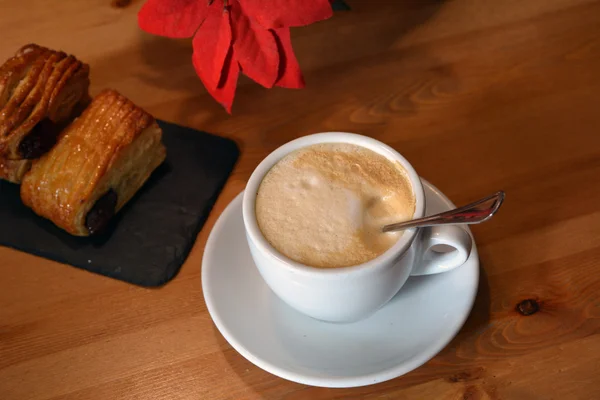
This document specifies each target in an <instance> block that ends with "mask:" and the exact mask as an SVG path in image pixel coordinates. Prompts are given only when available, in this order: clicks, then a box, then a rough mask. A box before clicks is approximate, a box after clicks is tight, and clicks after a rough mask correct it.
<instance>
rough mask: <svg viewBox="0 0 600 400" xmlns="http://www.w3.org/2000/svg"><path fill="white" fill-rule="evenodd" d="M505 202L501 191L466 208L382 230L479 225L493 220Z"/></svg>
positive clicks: (391, 225)
mask: <svg viewBox="0 0 600 400" xmlns="http://www.w3.org/2000/svg"><path fill="white" fill-rule="evenodd" d="M503 201H504V192H503V191H502V190H501V191H499V192H496V193H494V194H492V195H491V196H487V197H484V198H483V199H481V200H477V201H475V202H473V203H471V204H467V205H466V206H463V207H459V208H455V209H454V210H450V211H446V212H443V213H440V214H435V215H431V216H429V217H425V218H419V219H413V220H411V221H406V222H399V223H396V224H390V225H385V226H384V227H383V228H382V229H381V230H382V232H393V231H399V230H401V229H408V228H414V227H421V226H434V225H450V224H452V225H456V224H479V223H481V222H484V221H487V220H488V219H490V218H492V216H493V215H494V214H495V213H496V211H498V209H499V208H500V206H501V205H502V202H503Z"/></svg>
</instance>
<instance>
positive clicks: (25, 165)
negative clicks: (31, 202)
mask: <svg viewBox="0 0 600 400" xmlns="http://www.w3.org/2000/svg"><path fill="white" fill-rule="evenodd" d="M29 168H31V160H7V159H5V158H0V179H4V180H6V181H9V182H12V183H21V181H22V180H23V176H25V174H26V173H27V171H29Z"/></svg>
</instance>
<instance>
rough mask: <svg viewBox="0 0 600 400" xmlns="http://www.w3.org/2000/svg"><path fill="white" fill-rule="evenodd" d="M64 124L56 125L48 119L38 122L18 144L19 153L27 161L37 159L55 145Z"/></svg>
mask: <svg viewBox="0 0 600 400" xmlns="http://www.w3.org/2000/svg"><path fill="white" fill-rule="evenodd" d="M64 125H65V124H57V123H54V122H52V121H51V120H50V119H48V118H44V119H43V120H41V121H40V122H38V123H37V124H36V125H35V126H34V127H33V129H32V130H31V131H29V133H28V134H27V136H25V137H24V138H23V140H21V143H19V153H20V154H21V157H23V158H24V159H27V160H33V159H35V158H39V157H41V156H43V155H44V154H45V153H47V152H48V151H49V150H50V149H51V148H52V146H54V145H55V144H56V139H57V138H58V135H59V134H60V132H61V130H62V128H63V127H64Z"/></svg>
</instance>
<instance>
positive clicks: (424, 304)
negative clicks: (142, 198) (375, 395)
mask: <svg viewBox="0 0 600 400" xmlns="http://www.w3.org/2000/svg"><path fill="white" fill-rule="evenodd" d="M423 185H424V187H425V193H426V197H427V214H428V215H430V214H434V213H437V212H441V211H445V210H448V209H450V208H453V207H454V206H453V204H452V203H451V202H450V201H449V200H448V199H447V198H446V197H445V196H444V195H443V194H442V193H441V192H440V191H439V190H438V189H436V188H435V187H434V186H432V185H431V184H430V183H428V182H426V181H423ZM478 281H479V259H478V255H477V248H476V246H475V243H473V250H472V252H471V256H470V257H469V259H468V260H467V262H466V264H464V265H462V266H461V267H459V268H457V269H455V270H453V271H450V272H446V273H442V274H437V275H429V276H422V277H412V278H409V280H408V282H407V283H406V284H405V286H404V287H403V288H402V289H401V290H400V291H399V292H398V294H397V295H396V296H395V297H394V298H393V299H392V300H391V301H390V303H388V304H387V305H386V306H384V307H383V308H382V309H380V310H379V311H377V312H376V313H375V314H374V315H372V316H371V317H369V318H367V319H365V320H362V321H359V322H356V323H352V324H332V323H326V322H321V321H317V320H315V319H312V318H310V317H307V316H305V315H303V314H300V313H299V312H297V311H295V310H294V309H292V308H290V307H289V306H288V305H287V304H285V303H283V302H282V301H281V300H279V298H278V297H277V296H276V295H275V294H274V293H273V292H271V290H270V289H269V287H268V286H267V285H266V283H265V282H264V281H263V279H262V277H261V276H260V274H259V273H258V270H257V269H256V267H255V266H254V263H253V261H252V258H251V256H250V250H249V249H248V244H247V242H246V236H245V233H244V224H243V221H242V194H241V193H240V194H239V195H238V196H237V197H236V198H235V199H234V200H233V201H232V202H231V204H229V206H227V208H226V209H225V211H224V212H223V214H222V215H221V216H220V217H219V220H218V221H217V223H216V224H215V226H214V228H213V230H212V232H211V233H210V237H209V238H208V242H207V243H206V249H205V251H204V257H203V260H202V289H203V291H204V299H205V301H206V305H207V307H208V311H209V312H210V315H211V316H212V319H213V321H214V323H215V325H216V326H217V328H218V329H219V331H220V332H221V334H222V335H223V336H224V337H225V339H226V340H227V341H228V342H229V343H230V344H231V346H232V347H233V348H234V349H236V350H237V351H238V352H239V353H240V354H241V355H242V356H244V357H245V358H247V359H248V360H249V361H250V362H252V363H254V364H255V365H257V366H258V367H260V368H262V369H264V370H266V371H268V372H270V373H272V374H274V375H277V376H280V377H282V378H284V379H288V380H291V381H295V382H299V383H303V384H307V385H313V386H324V387H352V386H364V385H370V384H374V383H377V382H383V381H386V380H389V379H392V378H395V377H397V376H400V375H403V374H405V373H407V372H409V371H411V370H413V369H415V368H417V367H419V366H420V365H422V364H424V363H425V362H427V361H428V360H429V359H431V358H432V357H433V356H435V355H436V354H437V353H438V352H439V351H441V350H442V349H443V348H444V347H445V346H446V345H447V344H448V343H449V342H450V340H452V338H453V337H454V336H455V335H456V334H457V333H458V331H459V329H460V328H461V327H462V325H463V323H464V322H465V320H466V319H467V316H468V315H469V312H470V310H471V307H472V305H473V302H474V300H475V294H476V293H477V284H478Z"/></svg>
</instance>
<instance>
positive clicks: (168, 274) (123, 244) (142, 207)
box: [0, 121, 239, 286]
mask: <svg viewBox="0 0 600 400" xmlns="http://www.w3.org/2000/svg"><path fill="white" fill-rule="evenodd" d="M158 122H159V124H160V125H161V127H162V128H163V133H164V135H163V141H164V144H165V146H166V147H167V160H166V161H165V163H164V164H163V165H162V166H160V167H159V168H158V169H157V170H156V171H154V174H153V175H152V177H151V178H150V179H149V181H148V182H147V183H146V185H145V186H144V187H143V188H142V189H141V190H140V191H139V192H138V193H137V194H136V196H135V197H134V198H133V199H132V200H131V201H130V202H129V203H128V204H127V205H126V206H125V207H124V208H123V209H122V210H121V212H120V213H119V214H118V216H117V218H115V220H114V221H113V223H112V224H111V226H110V228H109V229H108V230H107V231H106V232H105V233H104V234H102V235H100V236H97V237H90V238H80V237H74V236H71V235H69V234H67V233H66V232H64V231H62V230H61V229H59V228H57V227H56V226H55V225H54V224H52V223H51V222H50V221H47V220H45V219H43V218H41V217H38V216H37V215H35V214H34V213H33V212H32V211H31V210H30V209H28V208H27V207H25V206H24V205H23V204H22V203H21V200H20V197H19V187H18V186H17V185H13V184H10V183H7V182H3V181H0V245H2V246H7V247H12V248H15V249H17V250H21V251H24V252H27V253H31V254H34V255H38V256H41V257H45V258H48V259H51V260H55V261H58V262H61V263H65V264H70V265H73V266H75V267H78V268H83V269H86V270H88V271H91V272H95V273H98V274H102V275H105V276H109V277H112V278H115V279H120V280H122V281H126V282H130V283H133V284H136V285H140V286H159V285H162V284H164V283H166V282H168V281H169V280H171V279H172V278H173V277H174V276H175V275H176V274H177V271H178V270H179V268H180V267H181V265H182V264H183V262H184V261H185V259H186V257H187V255H188V254H189V252H190V250H191V247H192V245H193V244H194V240H195V239H196V235H197V234H198V232H199V231H200V229H201V228H202V226H203V225H204V222H205V221H206V218H207V216H208V214H209V212H210V210H211V209H212V206H213V205H214V202H215V201H216V199H217V197H218V195H219V192H220V191H221V188H222V187H223V185H224V184H225V181H226V180H227V178H228V177H229V174H230V173H231V171H232V169H233V166H234V165H235V162H236V161H237V158H238V156H239V150H238V148H237V145H236V144H235V143H234V142H233V141H231V140H229V139H225V138H222V137H218V136H214V135H211V134H208V133H205V132H200V131H196V130H193V129H190V128H185V127H182V126H178V125H174V124H170V123H167V122H163V121H158ZM1 269H2V262H1V260H0V270H1Z"/></svg>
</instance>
